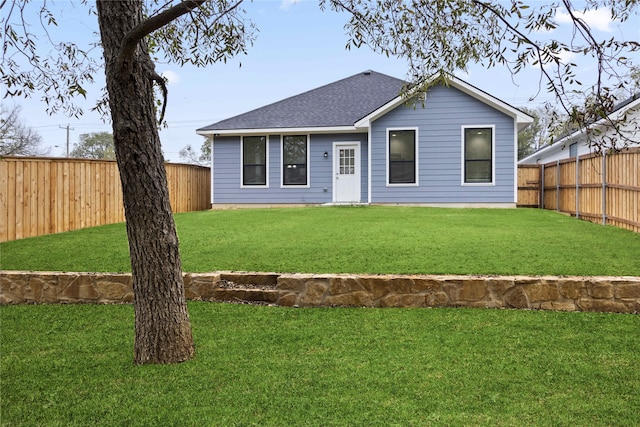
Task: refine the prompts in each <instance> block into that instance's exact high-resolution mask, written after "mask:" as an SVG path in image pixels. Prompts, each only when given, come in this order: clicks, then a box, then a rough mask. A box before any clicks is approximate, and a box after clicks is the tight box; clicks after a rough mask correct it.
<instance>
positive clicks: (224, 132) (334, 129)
mask: <svg viewBox="0 0 640 427" xmlns="http://www.w3.org/2000/svg"><path fill="white" fill-rule="evenodd" d="M358 132H366V129H362V128H359V127H357V126H318V127H290V128H260V129H211V130H205V129H198V130H196V133H197V134H198V135H202V136H218V135H220V136H241V135H280V134H292V133H302V134H311V133H314V134H318V133H358Z"/></svg>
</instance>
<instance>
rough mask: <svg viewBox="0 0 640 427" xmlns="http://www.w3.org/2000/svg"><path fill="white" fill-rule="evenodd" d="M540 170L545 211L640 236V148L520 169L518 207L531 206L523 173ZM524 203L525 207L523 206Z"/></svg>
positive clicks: (523, 166) (540, 188)
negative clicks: (523, 170)
mask: <svg viewBox="0 0 640 427" xmlns="http://www.w3.org/2000/svg"><path fill="white" fill-rule="evenodd" d="M532 167H533V168H535V167H538V168H539V174H540V175H539V176H540V181H541V182H540V185H539V187H538V190H537V191H539V193H540V195H539V197H540V200H541V204H542V207H543V208H545V209H551V210H557V211H560V212H564V213H568V214H570V215H573V216H578V217H580V218H582V219H585V220H587V221H592V222H596V223H599V224H611V225H615V226H617V227H621V228H626V229H629V230H632V231H635V232H640V206H639V205H640V148H630V149H626V150H623V151H622V152H619V153H607V154H605V156H604V157H603V156H598V155H595V154H590V155H586V156H581V157H580V159H575V158H572V159H565V160H561V161H554V162H551V163H547V164H544V165H520V166H518V169H519V172H518V206H525V205H527V203H526V201H527V200H529V199H530V197H531V195H530V194H529V193H528V192H529V191H531V189H530V188H527V189H526V191H527V193H525V189H524V185H525V181H523V179H524V176H525V175H524V174H521V173H520V169H522V168H527V169H529V170H531V168H532ZM521 201H522V203H521Z"/></svg>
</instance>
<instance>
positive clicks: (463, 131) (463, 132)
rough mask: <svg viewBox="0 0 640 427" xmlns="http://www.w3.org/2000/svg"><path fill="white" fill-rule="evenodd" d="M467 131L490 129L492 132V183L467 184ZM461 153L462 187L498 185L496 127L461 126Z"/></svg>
mask: <svg viewBox="0 0 640 427" xmlns="http://www.w3.org/2000/svg"><path fill="white" fill-rule="evenodd" d="M467 129H490V130H491V181H489V182H466V180H465V179H466V178H465V175H466V173H465V172H466V167H467V166H466V155H465V143H466V131H467ZM460 134H461V144H460V148H461V153H460V158H461V161H460V169H461V170H460V182H461V184H462V186H465V187H466V186H469V187H483V186H484V187H487V186H493V185H496V125H463V126H461V132H460Z"/></svg>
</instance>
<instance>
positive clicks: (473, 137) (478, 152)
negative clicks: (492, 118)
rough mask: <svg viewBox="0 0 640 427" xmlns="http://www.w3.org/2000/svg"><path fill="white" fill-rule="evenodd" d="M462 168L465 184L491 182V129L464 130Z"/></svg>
mask: <svg viewBox="0 0 640 427" xmlns="http://www.w3.org/2000/svg"><path fill="white" fill-rule="evenodd" d="M463 156H464V158H463V159H464V160H463V163H464V165H463V167H464V172H463V173H464V183H465V184H491V183H492V182H493V128H491V127H467V128H464V143H463Z"/></svg>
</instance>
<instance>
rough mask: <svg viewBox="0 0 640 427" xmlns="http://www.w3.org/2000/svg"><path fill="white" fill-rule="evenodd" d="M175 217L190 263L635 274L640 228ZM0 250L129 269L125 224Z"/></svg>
mask: <svg viewBox="0 0 640 427" xmlns="http://www.w3.org/2000/svg"><path fill="white" fill-rule="evenodd" d="M176 223H177V227H178V234H179V237H180V247H181V253H182V260H183V267H184V270H185V271H189V272H207V271H217V270H244V271H275V272H309V273H397V274H413V273H418V274H420V273H423V274H526V275H545V274H551V275H587V276H590V275H640V257H639V256H638V254H640V234H637V233H632V232H630V231H627V230H622V229H618V228H615V227H610V226H606V227H603V226H601V225H597V224H592V223H589V222H585V221H579V220H576V219H574V218H570V217H567V216H564V215H561V214H558V213H555V212H550V211H543V210H537V209H517V210H516V209H437V208H409V207H334V208H303V209H250V210H232V211H204V212H195V213H188V214H179V215H176ZM0 251H1V253H2V268H3V269H17V270H41V271H42V270H53V271H105V272H119V271H130V267H129V258H128V246H127V240H126V232H125V226H124V224H115V225H108V226H103V227H95V228H90V229H85V230H77V231H73V232H69V233H62V234H57V235H50V236H42V237H37V238H32V239H24V240H18V241H14V242H5V243H3V244H1V245H0Z"/></svg>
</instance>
